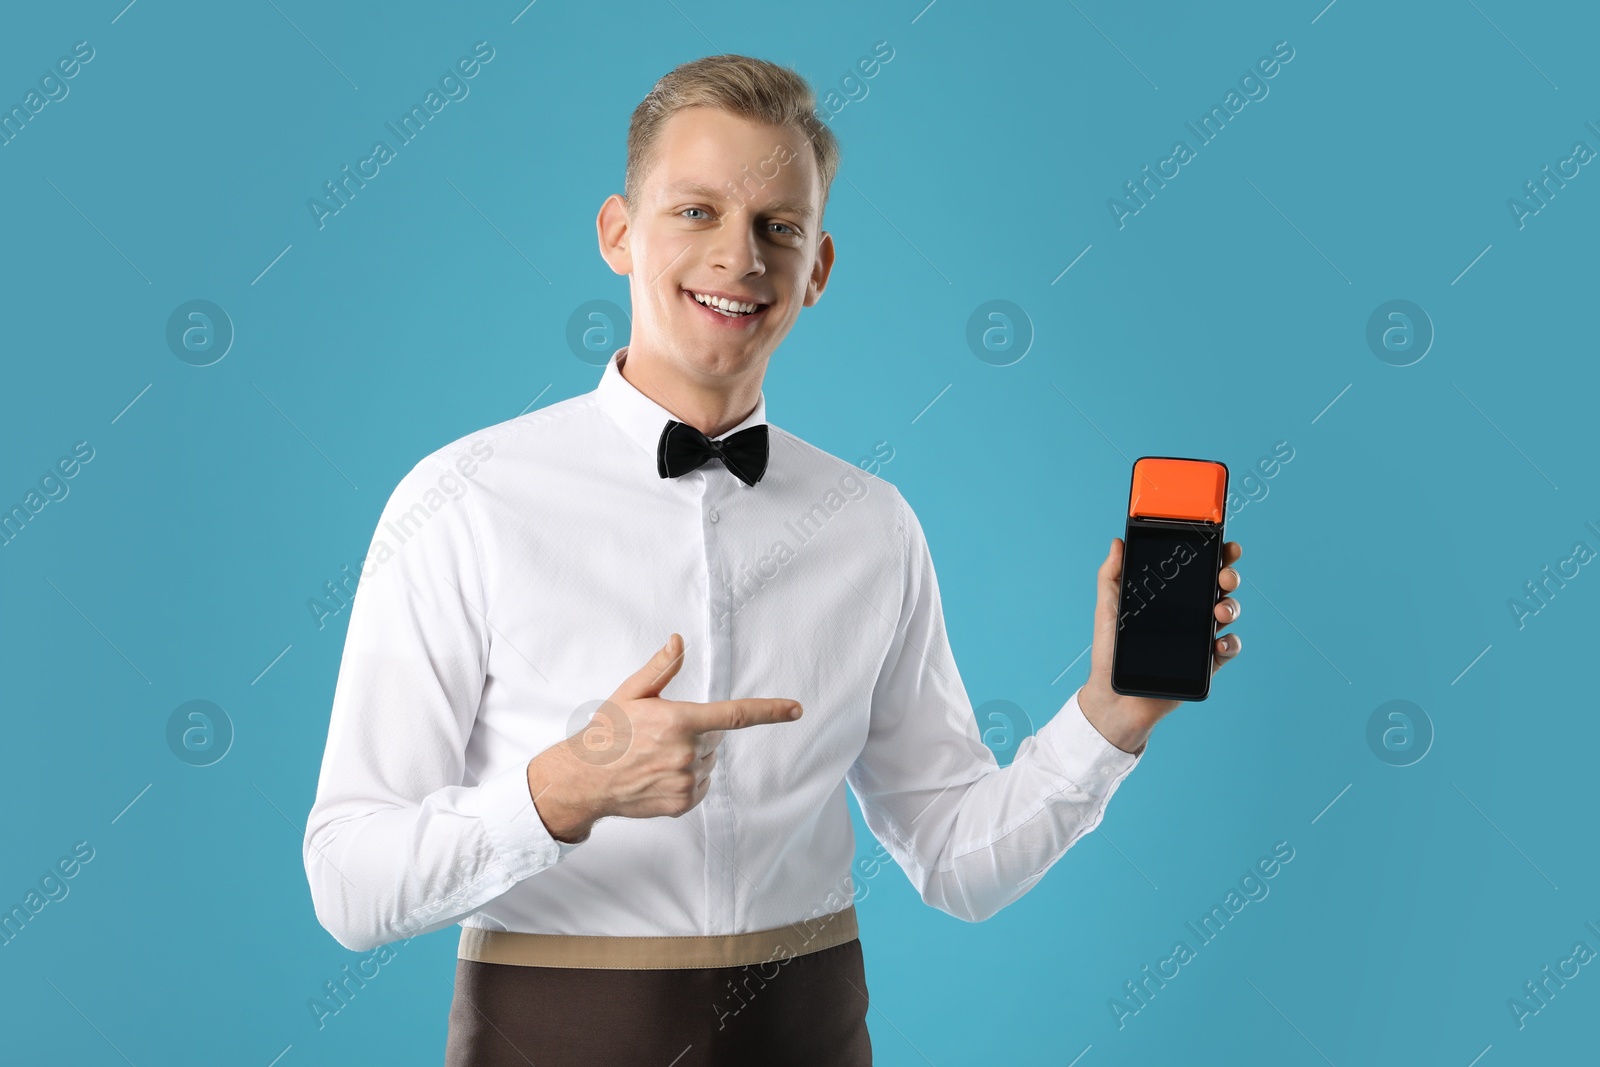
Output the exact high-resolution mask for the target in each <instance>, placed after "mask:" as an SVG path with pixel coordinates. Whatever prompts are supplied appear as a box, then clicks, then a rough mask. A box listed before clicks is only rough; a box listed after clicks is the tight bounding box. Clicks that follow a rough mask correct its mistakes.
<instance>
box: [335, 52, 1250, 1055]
mask: <svg viewBox="0 0 1600 1067" xmlns="http://www.w3.org/2000/svg"><path fill="white" fill-rule="evenodd" d="M813 106H814V101H813V97H812V94H811V91H810V89H809V87H808V86H807V85H806V83H805V82H804V80H802V79H801V78H800V77H798V76H797V75H795V74H794V73H793V72H791V71H789V70H786V69H784V68H782V67H778V66H774V65H772V64H770V63H766V62H763V61H761V60H756V59H749V58H746V57H742V56H728V55H724V56H713V57H710V58H707V59H702V60H699V61H697V62H693V63H688V64H685V65H683V66H680V67H678V68H677V69H675V70H673V71H672V72H671V73H670V74H668V75H667V76H666V77H665V78H663V79H662V80H661V81H660V82H658V83H657V85H656V86H655V87H654V89H652V91H651V92H650V94H649V95H648V96H647V97H646V99H645V100H644V102H643V103H641V104H640V105H639V107H638V109H636V111H635V112H634V115H633V121H632V125H631V127H630V130H629V137H628V168H627V176H626V183H625V196H620V197H619V196H615V195H614V196H612V197H610V198H609V199H607V200H606V201H605V203H604V204H603V205H602V207H601V209H600V214H599V219H598V233H599V241H600V252H601V255H602V256H603V257H604V258H605V260H606V262H607V264H608V265H609V266H610V267H611V269H612V270H614V271H615V272H617V273H618V274H625V275H627V276H628V280H629V292H630V296H631V299H632V303H633V333H632V338H631V343H630V344H629V345H628V346H627V347H625V348H622V349H619V350H618V351H617V352H615V353H613V354H612V358H611V360H610V362H609V363H608V364H607V366H606V368H605V370H604V373H603V374H602V376H601V378H600V381H599V383H598V385H597V387H596V388H595V389H594V390H592V391H590V392H587V393H583V394H580V395H578V396H576V397H573V398H571V399H568V400H564V401H560V402H557V403H554V404H551V405H549V406H547V407H545V408H542V409H539V410H537V411H534V412H531V413H528V414H526V415H523V416H521V417H519V418H516V419H512V420H510V421H508V422H504V423H501V424H499V425H496V426H492V427H489V428H488V429H486V430H483V431H481V432H479V433H477V434H474V435H472V436H471V437H469V438H463V439H462V440H460V441H457V442H455V443H454V444H451V445H449V446H447V447H445V448H443V449H440V450H439V451H437V452H435V453H433V454H432V455H430V456H428V457H427V458H425V459H424V460H423V461H422V462H420V463H419V464H417V466H416V467H415V468H414V469H413V470H412V471H411V472H410V473H409V474H407V475H406V477H405V478H404V479H403V480H402V481H401V484H400V485H399V487H398V488H397V489H396V490H395V492H394V494H393V496H392V497H391V499H390V501H389V503H388V505H387V506H386V508H385V510H384V514H383V517H382V518H381V519H380V522H379V527H378V532H377V535H376V536H375V537H374V541H373V551H372V553H371V554H370V555H369V557H368V560H367V563H366V564H365V565H364V566H363V578H362V582H361V586H360V593H359V595H358V597H357V598H356V601H355V605H354V608H353V610H352V613H351V618H350V629H349V634H348V636H347V638H346V642H345V650H344V659H343V662H342V664H341V669H340V674H339V680H338V685H337V688H336V691H335V695H334V705H333V715H332V722H331V726H330V730H329V735H328V745H327V752H326V755H325V757H324V762H323V766H322V776H321V780H320V782H319V785H318V790H317V797H316V802H315V806H314V807H313V809H312V811H311V814H310V818H309V821H308V825H307V828H306V838H305V865H306V872H307V875H308V877H309V879H310V883H311V890H312V898H313V901H314V903H315V906H316V912H317V917H318V919H319V920H320V921H321V922H322V923H323V925H324V926H325V927H326V928H327V929H328V930H329V931H330V932H331V933H332V934H333V935H334V937H335V938H336V939H337V940H338V941H339V942H340V943H341V944H343V945H345V946H346V947H348V948H351V949H356V950H366V949H372V948H375V947H378V946H381V945H383V944H386V943H388V942H391V941H395V940H397V939H400V938H404V937H410V936H415V935H416V934H420V933H426V932H428V931H431V930H437V929H440V928H443V927H445V926H449V925H451V924H460V925H461V926H462V928H463V929H462V936H461V943H460V950H459V956H460V959H459V962H458V970H457V976H456V995H455V1000H454V1003H453V1005H452V1008H451V1013H450V1033H449V1044H448V1052H447V1063H449V1064H452V1065H466V1064H472V1065H477V1067H486V1065H498V1064H519V1065H520V1064H525V1063H529V1062H532V1063H537V1064H539V1065H540V1067H551V1065H559V1064H568V1063H571V1064H605V1063H653V1064H662V1065H666V1064H669V1063H671V1064H675V1065H676V1067H689V1065H691V1064H710V1063H722V1062H727V1063H761V1064H785V1063H795V1064H831V1065H851V1064H864V1063H869V1062H870V1060H871V1048H870V1043H869V1041H868V1037H867V1028H866V1012H867V985H866V979H865V975H864V970H863V957H862V952H861V942H860V940H859V939H858V937H857V928H856V919H855V910H854V906H853V904H852V900H853V897H854V893H855V888H856V886H855V883H854V881H853V879H852V872H851V866H852V859H853V857H854V852H855V844H854V841H853V837H852V830H851V822H850V815H849V809H848V805H847V803H846V799H845V786H846V785H847V784H848V785H849V787H850V788H851V789H852V790H853V791H854V793H855V795H856V797H857V799H858V801H859V803H860V806H861V809H862V812H863V814H864V816H865V818H866V821H867V824H868V825H869V826H870V827H871V829H872V831H873V833H874V834H875V835H876V836H877V837H878V838H879V840H880V841H881V843H882V845H883V846H884V848H885V849H886V851H887V852H888V854H889V855H892V856H893V858H894V860H895V861H896V863H898V864H899V866H900V867H901V868H902V869H903V870H904V871H905V872H906V874H907V876H908V877H909V878H910V879H911V882H912V884H913V885H914V886H915V887H916V888H917V891H918V892H919V894H920V895H921V897H922V899H923V900H925V901H926V902H928V903H929V904H931V905H933V906H935V907H938V908H941V909H943V910H944V911H946V912H949V913H950V914H952V915H955V916H958V917H960V918H962V919H966V920H969V921H979V920H982V919H984V918H987V917H988V916H990V915H992V914H994V913H995V912H996V911H998V910H999V909H1000V908H1002V907H1004V906H1005V905H1006V904H1008V903H1009V902H1011V901H1013V900H1015V899H1016V898H1018V897H1019V896H1021V895H1022V893H1024V892H1025V891H1026V890H1027V889H1028V888H1030V887H1031V886H1032V885H1033V884H1034V883H1035V882H1036V881H1037V880H1038V878H1039V877H1040V876H1041V875H1042V873H1043V872H1044V870H1045V869H1046V868H1048V867H1049V866H1050V865H1051V864H1052V863H1054V862H1055V861H1056V860H1057V859H1058V858H1059V857H1060V856H1061V855H1062V853H1063V852H1065V851H1066V849H1067V848H1068V847H1070V846H1071V845H1072V844H1073V843H1074V842H1075V841H1077V840H1078V839H1079V838H1080V837H1082V836H1083V835H1084V834H1085V833H1087V832H1089V831H1090V830H1092V829H1093V828H1094V827H1095V826H1096V825H1097V824H1098V823H1099V821H1100V818H1101V816H1102V813H1103V812H1104V810H1105V806H1106V803H1107V801H1108V800H1109V799H1110V797H1111V795H1112V793H1113V792H1114V791H1115V789H1116V788H1117V785H1118V784H1119V783H1120V782H1121V781H1122V779H1123V778H1124V777H1125V776H1126V775H1127V774H1128V772H1129V771H1130V770H1131V769H1132V768H1133V766H1134V765H1135V763H1136V762H1137V761H1138V757H1139V755H1140V753H1142V752H1143V749H1144V745H1145V740H1146V738H1147V737H1148V735H1149V733H1150V730H1151V728H1152V727H1153V726H1154V725H1155V723H1156V722H1157V720H1159V719H1160V718H1161V717H1162V716H1164V715H1166V714H1167V713H1168V712H1170V711H1171V710H1172V709H1173V708H1175V707H1176V706H1177V704H1176V702H1168V701H1155V700H1145V699H1134V698H1128V697H1123V696H1119V695H1118V694H1116V693H1114V692H1113V691H1112V690H1111V688H1110V685H1109V676H1110V668H1111V651H1112V637H1113V633H1114V629H1115V605H1116V598H1117V581H1118V576H1119V568H1120V561H1121V551H1122V545H1121V541H1120V539H1119V540H1114V541H1113V542H1112V545H1111V550H1110V553H1109V554H1108V555H1107V557H1106V559H1105V562H1104V563H1103V564H1101V566H1100V571H1099V592H1098V603H1097V605H1096V614H1095V625H1094V644H1093V655H1092V659H1091V663H1092V667H1091V672H1090V677H1089V681H1088V683H1087V684H1086V685H1084V686H1083V688H1082V689H1081V690H1079V691H1078V692H1077V693H1075V694H1074V695H1073V696H1072V697H1071V698H1070V699H1069V700H1068V701H1067V702H1066V704H1065V706H1064V707H1062V708H1061V709H1060V711H1059V712H1058V713H1057V714H1056V716H1055V717H1054V718H1053V719H1052V720H1051V721H1050V722H1048V723H1046V724H1045V726H1044V727H1043V728H1041V729H1040V730H1039V731H1038V733H1037V734H1036V735H1035V736H1034V737H1032V738H1029V739H1027V740H1025V741H1024V742H1023V744H1022V746H1021V747H1020V748H1019V750H1018V752H1017V755H1016V757H1015V760H1014V761H1013V762H1012V763H1011V764H1010V765H1009V766H1007V767H1005V768H1003V769H1002V768H1000V767H999V766H998V765H997V764H996V761H995V759H994V757H993V756H992V755H991V754H990V752H989V751H988V749H986V748H985V747H984V745H983V743H982V741H981V740H980V738H979V735H978V731H977V727H976V723H975V721H974V715H973V711H972V706H971V703H970V702H969V699H968V697H967V694H966V691H965V689H964V688H963V686H962V683H961V680H960V676H959V674H958V673H957V669H956V664H955V662H954V660H953V658H952V655H951V650H950V645H949V641H948V639H947V636H946V632H945V627H944V620H943V615H942V610H941V606H940V599H939V589H938V583H937V580H936V576H935V573H934V569H933V563H932V560H931V558H930V555H929V552H928V545H927V541H926V540H925V538H924V536H923V531H922V527H921V525H920V524H919V522H918V521H917V517H916V515H915V513H914V512H913V511H912V510H911V508H910V507H909V506H908V505H907V503H906V501H905V499H904V498H903V497H902V496H901V495H900V493H899V492H898V491H897V490H896V489H895V488H894V487H893V486H892V485H890V484H889V483H887V482H884V481H882V480H879V479H876V478H871V477H868V476H866V475H864V474H863V473H862V472H861V471H860V470H858V469H857V468H856V467H854V466H852V465H851V464H849V463H847V462H844V461H842V460H839V459H836V458H835V457H833V456H831V455H828V454H827V453H825V452H822V451H821V450H819V449H817V448H814V447H812V446H811V445H808V444H806V443H805V442H804V441H801V440H800V439H799V438H797V437H795V436H794V435H792V434H790V433H787V432H785V431H783V430H781V429H779V428H778V427H776V426H771V425H769V424H768V423H767V421H766V401H765V395H764V394H763V392H762V388H761V383H762V379H763V376H764V374H765V373H766V369H767V363H768V360H769V359H770V358H771V356H772V354H773V352H774V351H775V350H776V349H777V347H778V345H779V343H780V342H781V341H782V340H783V338H784V336H785V335H786V334H787V333H788V331H789V329H790V327H791V326H792V325H793V324H794V322H795V319H796V318H797V317H798V316H799V314H800V309H801V308H803V307H810V306H812V305H813V304H815V303H816V302H817V301H818V300H819V299H820V298H821V296H822V293H823V290H824V288H825V287H826V285H827V282H828V276H829V273H830V271H831V269H832V266H833V262H834V247H833V240H832V238H831V237H830V236H829V235H828V233H827V232H825V231H824V230H823V229H822V226H821V224H822V216H823V209H824V207H825V206H826V203H827V198H828V189H829V186H830V183H831V182H832V179H833V177H834V174H835V172H836V170H837V167H838V160H839V151H838V147H837V144H836V142H835V140H834V137H833V134H832V133H831V131H830V130H829V129H828V128H827V127H826V126H824V125H822V124H821V123H820V122H819V121H818V120H817V119H816V118H815V116H814V115H813V111H812V109H813ZM463 479H465V480H463ZM446 494H448V495H449V496H450V497H453V499H446ZM1225 556H1226V558H1225V562H1227V563H1232V562H1234V561H1235V560H1237V559H1238V557H1239V546H1238V545H1237V544H1234V543H1232V542H1230V543H1229V545H1228V547H1227V550H1226V554H1225ZM1238 582H1239V577H1238V574H1237V572H1235V571H1234V570H1233V569H1232V567H1227V568H1225V569H1224V570H1223V571H1222V573H1221V578H1220V584H1221V586H1222V588H1223V590H1224V591H1231V590H1233V589H1235V588H1236V587H1237V586H1238ZM1217 613H1218V619H1219V620H1220V621H1222V622H1225V623H1227V622H1232V621H1233V620H1234V619H1235V618H1237V616H1238V608H1237V604H1236V602H1235V601H1234V599H1233V598H1232V597H1225V598H1224V599H1223V600H1222V601H1221V602H1220V603H1219V605H1218V607H1217ZM1238 650H1239V641H1238V638H1237V637H1236V636H1229V637H1225V638H1222V639H1220V640H1219V641H1218V642H1217V649H1216V654H1215V663H1216V665H1217V666H1220V665H1221V664H1222V663H1224V662H1226V661H1227V660H1228V659H1230V658H1231V657H1232V656H1234V655H1236V654H1237V652H1238ZM605 694H609V697H608V698H605V699H602V697H603V696H604V695H605ZM863 873H866V872H863ZM873 873H875V872H873Z"/></svg>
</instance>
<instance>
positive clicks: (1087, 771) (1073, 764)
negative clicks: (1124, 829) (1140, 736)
mask: <svg viewBox="0 0 1600 1067" xmlns="http://www.w3.org/2000/svg"><path fill="white" fill-rule="evenodd" d="M1039 735H1040V739H1041V740H1044V741H1047V742H1048V743H1049V745H1050V751H1051V752H1052V753H1054V754H1055V759H1056V765H1057V766H1058V767H1059V768H1060V769H1061V773H1062V774H1064V775H1065V776H1066V777H1067V778H1068V779H1070V780H1071V781H1073V782H1076V783H1078V785H1079V786H1080V787H1081V788H1082V789H1083V790H1084V791H1085V792H1091V793H1099V792H1105V793H1110V792H1111V791H1113V790H1115V789H1116V787H1117V786H1119V785H1121V784H1122V780H1123V779H1124V778H1126V777H1127V776H1128V773H1129V772H1130V771H1132V770H1133V768H1134V767H1136V766H1137V765H1138V763H1139V760H1140V758H1141V757H1142V756H1143V755H1144V751H1145V750H1144V748H1141V749H1140V750H1139V752H1138V754H1137V755H1136V754H1134V753H1131V752H1124V751H1122V749H1120V748H1118V747H1117V746H1116V745H1113V744H1112V743H1111V742H1110V741H1107V740H1106V739H1105V735H1103V734H1102V733H1101V732H1100V731H1099V730H1097V729H1095V727H1094V723H1092V722H1090V721H1089V719H1088V718H1087V717H1086V716H1085V715H1084V714H1083V709H1082V708H1081V707H1079V706H1078V694H1077V692H1074V693H1073V694H1072V696H1071V697H1069V698H1068V699H1067V702H1066V703H1065V704H1063V705H1062V706H1061V710H1060V711H1058V712H1056V717H1055V718H1053V719H1051V720H1050V721H1049V722H1047V723H1045V724H1044V726H1043V727H1042V728H1041V729H1040V730H1039Z"/></svg>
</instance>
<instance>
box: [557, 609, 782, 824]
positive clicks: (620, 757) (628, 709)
mask: <svg viewBox="0 0 1600 1067" xmlns="http://www.w3.org/2000/svg"><path fill="white" fill-rule="evenodd" d="M682 665H683V638H682V637H681V636H679V635H678V634H676V633H675V634H673V635H672V636H671V637H669V638H668V639H667V643H666V644H665V645H663V646H662V647H661V648H660V649H659V650H658V651H657V652H656V654H655V655H654V656H652V657H650V662H648V663H646V664H645V665H644V666H643V667H640V668H639V669H638V670H637V671H635V672H633V674H632V675H630V676H629V677H628V678H627V680H626V681H624V682H623V683H622V684H621V685H620V686H618V687H617V691H616V692H615V693H612V694H611V699H609V700H607V701H606V702H605V703H603V704H601V705H600V707H599V709H597V710H596V711H595V713H594V716H593V718H591V719H590V720H589V722H588V723H587V724H586V725H585V726H584V727H583V729H581V730H579V731H578V732H577V733H575V734H573V735H572V736H571V737H569V738H567V739H566V740H564V741H561V742H559V743H557V744H555V745H552V746H550V747H549V748H547V749H545V750H544V751H543V752H541V753H539V755H537V756H535V757H534V758H533V759H532V760H530V761H529V762H528V790H529V792H530V793H531V794H532V795H533V801H534V807H535V808H536V809H537V810H538V812H539V817H540V818H541V819H543V820H544V824H545V827H546V829H548V830H549V831H550V834H551V836H553V837H555V838H556V840H558V841H565V842H567V843H569V844H570V843H576V842H579V841H583V840H585V839H586V838H588V836H589V831H590V829H591V828H592V827H593V826H594V824H595V822H596V821H598V820H599V819H601V818H604V817H605V816H607V815H622V816H625V817H627V818H630V819H649V818H654V817H655V816H658V815H670V816H672V817H673V818H677V817H678V816H679V815H682V814H684V813H685V812H687V811H690V810H692V809H693V808H694V806H695V805H696V804H699V803H700V802H701V801H702V800H704V799H705V796H706V791H707V790H708V789H710V787H711V769H712V767H714V766H715V765H716V762H717V745H718V744H719V743H720V742H721V741H722V734H723V732H724V731H726V730H742V729H744V728H745V727H747V726H760V725H763V724H766V723H778V722H790V721H792V720H794V719H798V718H799V717H800V713H801V707H800V703H799V701H796V700H784V699H780V698H776V697H773V698H767V697H749V698H746V699H743V700H719V701H714V702H712V703H709V704H700V703H695V702H692V701H686V700H668V699H665V698H663V697H662V696H661V690H662V689H663V688H665V686H666V684H667V683H668V682H670V681H671V680H672V679H673V677H674V676H675V675H676V674H677V673H678V668H679V667H681V666H682Z"/></svg>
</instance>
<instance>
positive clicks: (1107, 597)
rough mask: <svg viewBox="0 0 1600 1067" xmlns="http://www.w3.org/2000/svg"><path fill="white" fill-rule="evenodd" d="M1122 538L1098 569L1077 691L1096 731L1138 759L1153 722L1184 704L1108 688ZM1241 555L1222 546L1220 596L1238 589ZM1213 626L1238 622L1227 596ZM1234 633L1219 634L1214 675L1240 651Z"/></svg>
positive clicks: (1233, 546) (1235, 605) (1231, 545)
mask: <svg viewBox="0 0 1600 1067" xmlns="http://www.w3.org/2000/svg"><path fill="white" fill-rule="evenodd" d="M1122 552H1123V544H1122V538H1120V537H1114V538H1112V539H1111V551H1110V552H1109V553H1108V554H1107V555H1106V560H1105V562H1104V563H1102V564H1100V574H1099V589H1098V593H1097V595H1096V598H1095V607H1094V648H1093V650H1092V651H1091V652H1090V654H1089V680H1088V681H1087V682H1085V683H1084V686H1083V688H1082V689H1080V690H1079V691H1078V707H1079V708H1081V709H1083V715H1084V718H1086V719H1088V720H1089V722H1090V723H1092V724H1093V725H1094V728H1095V729H1096V730H1099V731H1100V733H1101V735H1102V736H1104V737H1105V739H1106V740H1107V741H1110V742H1111V743H1112V744H1113V745H1115V746H1117V747H1118V748H1120V749H1122V751H1124V752H1129V753H1133V754H1135V755H1138V754H1139V753H1141V752H1143V751H1144V746H1145V742H1146V741H1147V740H1149V737H1150V731H1151V729H1152V728H1153V727H1154V726H1155V724H1156V723H1158V722H1160V721H1161V719H1162V718H1163V717H1165V716H1166V715H1167V714H1168V713H1170V712H1172V711H1173V710H1174V709H1175V708H1177V706H1178V705H1179V704H1181V703H1183V701H1181V700H1158V699H1155V698H1153V697H1130V696H1124V695H1123V694H1121V693H1118V692H1117V691H1116V690H1114V689H1112V688H1111V653H1112V650H1113V649H1114V648H1115V647H1116V639H1117V599H1118V596H1119V595H1120V592H1121V586H1122ZM1243 552H1244V550H1243V549H1242V548H1240V547H1239V542H1237V541H1228V542H1226V543H1225V544H1224V545H1223V546H1222V563H1223V567H1222V569H1221V570H1219V571H1218V572H1217V586H1218V587H1219V588H1220V589H1221V590H1222V592H1223V593H1224V594H1231V593H1233V591H1234V590H1236V589H1238V588H1239V580H1240V579H1239V572H1238V571H1237V570H1235V569H1234V568H1233V564H1235V563H1237V562H1238V561H1239V557H1240V555H1242V554H1243ZM1212 610H1213V611H1214V612H1215V613H1216V617H1217V622H1218V623H1220V624H1221V625H1223V626H1227V625H1230V624H1232V623H1234V622H1237V621H1238V619H1239V602H1238V601H1237V600H1236V599H1234V598H1233V597H1232V596H1231V595H1225V596H1223V597H1222V599H1220V600H1218V601H1217V605H1216V607H1215V608H1213V609H1212ZM1243 647H1244V646H1243V644H1242V643H1241V642H1240V640H1239V635H1238V634H1220V633H1219V634H1218V635H1217V639H1216V641H1215V642H1214V643H1213V645H1212V650H1211V670H1212V673H1213V674H1214V673H1216V671H1217V670H1219V669H1220V668H1221V667H1222V666H1223V664H1225V663H1227V662H1228V661H1229V660H1231V659H1233V658H1234V657H1235V656H1237V655H1238V654H1239V650H1240V649H1241V648H1243Z"/></svg>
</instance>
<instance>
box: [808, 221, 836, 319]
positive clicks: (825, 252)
mask: <svg viewBox="0 0 1600 1067" xmlns="http://www.w3.org/2000/svg"><path fill="white" fill-rule="evenodd" d="M832 273H833V234H831V233H829V232H828V231H827V230H823V231H822V240H821V241H819V242H818V243H817V258H816V260H815V262H813V263H812V264H811V278H810V279H809V280H808V281H807V282H806V298H805V302H804V304H803V306H804V307H811V306H812V305H814V304H815V303H816V302H817V301H818V300H821V299H822V291H823V290H824V289H826V288H827V287H828V275H830V274H832Z"/></svg>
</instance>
